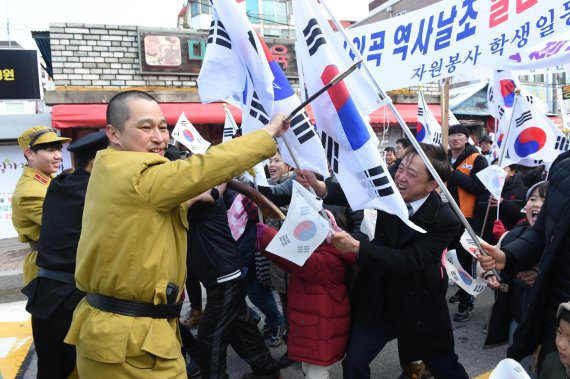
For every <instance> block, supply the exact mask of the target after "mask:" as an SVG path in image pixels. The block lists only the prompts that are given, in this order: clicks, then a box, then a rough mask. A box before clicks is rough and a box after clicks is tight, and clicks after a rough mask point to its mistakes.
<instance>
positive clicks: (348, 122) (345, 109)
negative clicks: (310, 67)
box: [321, 65, 370, 150]
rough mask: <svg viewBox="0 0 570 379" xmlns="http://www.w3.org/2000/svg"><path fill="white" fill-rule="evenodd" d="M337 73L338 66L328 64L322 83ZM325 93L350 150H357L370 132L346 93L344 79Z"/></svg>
mask: <svg viewBox="0 0 570 379" xmlns="http://www.w3.org/2000/svg"><path fill="white" fill-rule="evenodd" d="M338 74H339V71H338V68H337V67H336V66H335V65H329V66H327V67H325V69H324V70H323V73H322V74H321V80H322V82H323V84H325V85H326V84H329V83H330V82H331V80H332V79H333V78H334V77H335V76H336V75H338ZM327 93H328V94H329V97H330V99H331V101H332V103H333V105H334V108H335V110H336V112H337V116H338V118H339V120H340V123H341V125H342V129H343V131H344V134H345V135H346V138H347V140H348V143H349V144H350V147H351V148H352V150H358V149H359V148H361V147H362V146H363V145H364V144H365V143H366V142H368V140H369V139H370V133H369V132H368V129H367V128H366V124H364V121H363V120H362V116H361V115H360V113H359V112H358V109H357V108H356V104H355V103H354V100H352V97H351V96H350V93H348V88H346V85H345V84H344V81H341V82H340V83H337V84H335V85H334V86H332V87H331V88H329V89H328V90H327Z"/></svg>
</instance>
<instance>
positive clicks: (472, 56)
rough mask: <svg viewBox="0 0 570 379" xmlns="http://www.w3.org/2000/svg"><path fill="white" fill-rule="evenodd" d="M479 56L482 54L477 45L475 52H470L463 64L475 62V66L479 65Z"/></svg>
mask: <svg viewBox="0 0 570 379" xmlns="http://www.w3.org/2000/svg"><path fill="white" fill-rule="evenodd" d="M479 55H481V52H480V51H479V45H475V51H473V50H469V53H467V58H465V60H464V61H463V63H465V62H467V61H473V66H475V65H476V64H477V58H479Z"/></svg>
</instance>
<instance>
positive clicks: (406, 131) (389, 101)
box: [319, 0, 501, 281]
mask: <svg viewBox="0 0 570 379" xmlns="http://www.w3.org/2000/svg"><path fill="white" fill-rule="evenodd" d="M319 1H320V3H321V4H322V5H323V7H324V8H325V10H326V11H327V13H328V15H329V17H330V18H331V20H332V21H333V22H334V24H335V26H336V27H337V29H338V31H339V32H340V33H341V34H342V36H343V37H344V40H345V42H346V43H347V44H348V46H350V49H351V50H352V52H353V53H354V54H355V55H356V57H357V58H358V59H359V60H360V62H361V64H362V66H361V67H363V68H364V71H365V72H366V74H367V75H368V77H369V78H370V80H371V81H372V83H373V84H374V87H375V88H376V90H377V91H378V93H377V95H378V97H380V100H382V101H384V102H385V103H386V105H387V106H388V108H389V109H390V110H391V111H392V114H393V115H394V117H395V118H396V120H398V123H399V124H400V126H401V127H402V130H403V131H404V134H406V137H408V139H409V140H410V142H411V143H412V145H413V146H414V148H415V149H416V152H417V153H418V155H419V156H420V157H421V158H422V159H423V161H424V163H425V165H426V168H427V169H428V171H429V172H430V174H431V176H432V177H433V178H434V179H435V181H436V182H437V184H438V185H439V188H440V189H441V192H443V194H444V195H445V197H446V198H447V200H448V202H449V205H451V208H452V209H453V210H454V211H455V213H456V214H457V217H458V218H459V220H460V221H461V223H462V224H463V226H464V227H465V229H466V230H467V233H468V234H469V236H470V237H471V239H472V240H473V242H474V243H475V245H476V246H477V248H478V249H479V251H480V252H481V254H483V255H488V253H487V252H486V251H485V250H483V248H482V247H481V244H480V243H479V238H478V237H477V234H475V231H474V230H473V228H472V227H471V225H470V224H469V222H468V221H467V219H466V218H465V216H464V215H463V213H462V212H461V209H460V208H459V206H458V205H457V202H456V201H455V200H454V199H453V197H452V196H451V194H450V193H449V190H448V189H447V187H446V185H445V183H444V182H443V180H442V179H441V178H440V176H439V175H438V174H437V172H436V171H435V168H434V167H433V165H432V164H431V162H430V161H429V159H428V157H427V155H426V154H425V153H424V151H423V150H422V148H421V147H420V144H419V143H418V141H417V140H416V138H415V136H414V135H413V133H412V131H411V130H410V128H409V127H408V125H407V124H406V123H405V121H404V119H403V118H402V116H401V115H400V113H399V112H398V110H397V109H396V107H395V106H394V104H393V103H392V99H391V98H390V97H389V96H387V95H386V93H385V92H384V90H382V88H381V87H380V85H379V84H378V82H377V81H376V79H375V78H374V75H372V72H371V71H370V69H369V68H368V65H367V64H366V62H364V61H363V57H362V54H360V51H359V50H358V49H357V48H356V47H355V46H354V43H353V42H352V40H351V39H350V38H349V36H348V35H347V34H346V31H345V30H344V27H343V26H342V25H341V24H340V22H338V20H337V19H336V17H335V16H334V15H333V14H332V12H331V11H330V9H329V7H328V6H327V4H326V1H325V0H319ZM493 274H494V275H495V277H496V278H497V280H499V281H500V280H501V275H500V274H499V272H498V271H497V270H496V269H493Z"/></svg>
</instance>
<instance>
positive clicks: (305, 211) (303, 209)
mask: <svg viewBox="0 0 570 379" xmlns="http://www.w3.org/2000/svg"><path fill="white" fill-rule="evenodd" d="M301 196H302V195H301ZM309 213H311V207H307V206H304V207H301V209H300V210H299V214H300V215H301V216H306V215H308V214H309Z"/></svg>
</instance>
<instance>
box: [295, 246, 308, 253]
mask: <svg viewBox="0 0 570 379" xmlns="http://www.w3.org/2000/svg"><path fill="white" fill-rule="evenodd" d="M310 251H311V250H310V249H309V246H298V247H297V254H309V252H310Z"/></svg>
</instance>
